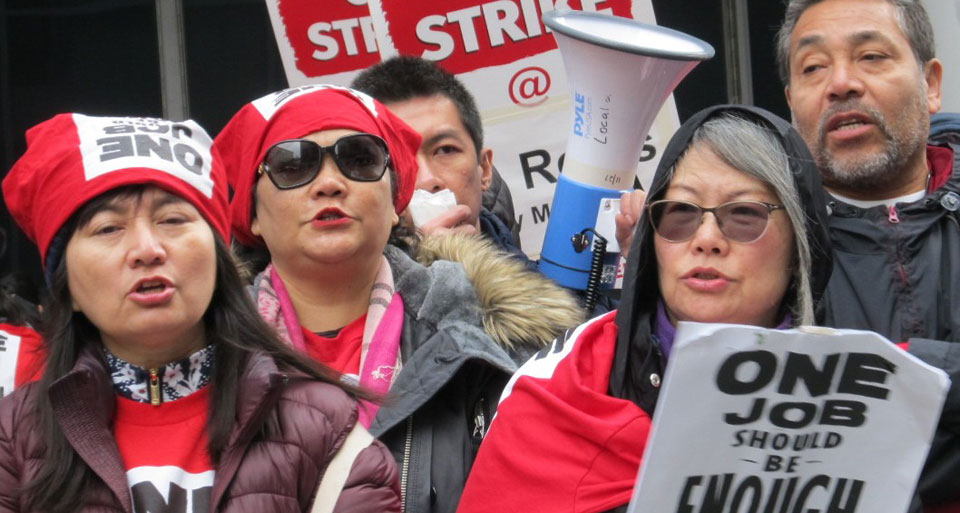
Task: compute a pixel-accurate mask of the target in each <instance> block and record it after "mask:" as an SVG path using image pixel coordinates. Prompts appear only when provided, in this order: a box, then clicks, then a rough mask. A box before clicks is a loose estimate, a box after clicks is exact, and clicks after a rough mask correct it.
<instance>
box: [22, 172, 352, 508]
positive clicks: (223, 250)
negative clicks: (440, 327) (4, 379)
mask: <svg viewBox="0 0 960 513" xmlns="http://www.w3.org/2000/svg"><path fill="white" fill-rule="evenodd" d="M147 187H148V186H144V185H135V186H127V187H121V188H118V189H115V190H113V191H110V192H108V193H106V194H104V195H101V196H99V197H97V198H95V199H93V200H91V201H90V202H88V203H87V204H86V205H84V206H83V207H81V209H80V210H79V211H78V212H77V213H75V214H74V215H73V216H72V217H71V218H70V220H68V221H67V223H66V224H65V225H64V226H63V227H62V228H61V230H60V231H61V232H62V233H65V234H68V239H69V236H70V235H72V234H73V233H74V232H75V231H76V230H77V229H78V228H81V227H83V226H84V225H85V224H86V223H87V222H89V221H90V219H91V218H92V217H93V215H94V214H96V213H97V212H98V211H100V210H101V209H103V208H104V207H105V206H107V205H108V204H110V203H111V202H112V201H115V200H117V199H123V198H129V197H139V196H141V195H142V194H143V193H144V191H145V190H146V189H147ZM214 233H215V235H214V239H215V252H216V262H217V269H216V285H215V287H216V288H215V290H214V293H213V297H212V299H211V301H210V305H209V306H208V307H207V311H206V312H205V313H204V315H203V322H204V326H205V332H206V339H207V342H208V343H210V344H212V345H214V347H215V351H216V353H215V354H216V356H215V358H214V364H213V376H212V378H211V382H210V386H211V388H210V392H211V393H210V404H209V418H208V421H207V434H208V438H209V442H208V446H207V449H208V451H209V453H210V459H211V461H212V462H213V463H214V464H216V463H218V462H219V458H220V456H221V454H222V453H223V451H224V450H225V449H226V448H227V446H228V443H229V437H230V434H231V431H232V430H233V427H234V424H235V422H236V417H237V393H238V387H237V383H238V381H239V380H240V378H241V373H242V372H243V370H244V368H245V364H246V362H247V361H248V360H249V358H250V357H251V355H253V354H255V353H265V354H267V355H269V356H270V357H272V358H273V360H274V361H275V362H276V364H277V367H278V368H279V369H280V370H282V371H286V372H291V373H295V374H301V375H305V376H306V377H308V378H310V379H314V380H317V381H321V382H325V383H330V384H333V385H336V386H338V387H340V388H341V389H343V390H345V391H346V392H347V393H348V394H349V395H350V396H351V397H353V398H370V395H369V394H368V393H366V392H363V391H360V390H359V389H357V388H355V387H352V386H349V385H346V384H344V383H343V382H341V381H340V379H339V378H340V375H339V374H338V373H337V372H335V371H333V370H331V369H329V368H327V367H325V366H323V365H322V364H319V363H317V362H314V361H312V360H310V359H309V358H307V357H305V356H303V355H300V354H299V353H297V352H295V351H294V350H293V349H292V348H290V347H289V346H288V345H287V344H285V343H284V342H283V341H282V340H281V339H280V338H279V336H278V335H277V334H276V333H275V332H274V330H273V329H272V328H271V327H270V326H268V325H267V324H266V323H265V322H264V321H263V319H262V318H261V317H260V315H259V313H258V312H257V310H256V308H255V307H254V305H253V303H252V301H251V300H250V298H249V296H248V295H247V293H246V291H245V289H244V285H243V282H242V281H241V279H240V275H239V274H238V272H237V268H236V267H235V264H234V261H233V258H232V256H231V254H230V251H229V249H228V248H227V246H226V244H225V243H224V242H223V241H222V240H221V239H220V236H219V235H218V234H216V232H214ZM68 272H69V271H68V269H67V264H66V258H61V259H60V260H59V261H58V262H57V264H56V268H55V269H53V270H52V273H51V276H52V279H51V284H50V287H51V290H50V294H49V297H48V299H47V302H46V303H45V308H44V314H43V317H44V322H43V334H44V338H45V340H46V341H47V347H48V348H49V355H48V358H47V363H46V368H45V371H44V374H43V377H42V378H41V380H40V383H39V386H40V389H41V390H44V391H45V390H47V389H49V387H50V386H51V385H52V384H53V382H55V381H56V380H58V379H59V378H61V377H63V376H64V375H66V374H67V373H69V372H70V371H71V370H72V369H73V366H74V364H75V363H76V360H77V357H78V356H79V354H80V351H81V349H83V348H84V347H87V346H90V345H92V344H95V345H96V346H97V347H100V346H101V343H100V333H99V331H98V330H97V328H96V326H94V325H93V324H92V323H91V322H90V321H89V319H87V317H86V316H85V315H83V313H80V312H74V311H73V308H72V304H71V296H70V290H69V287H68V283H67V275H68ZM97 354H99V355H100V358H102V359H103V364H104V366H106V361H105V357H104V356H103V352H102V351H97ZM35 397H36V398H37V399H36V403H35V410H36V416H37V419H38V420H37V424H38V426H37V427H38V428H39V429H40V430H41V433H42V437H43V441H44V444H43V445H44V447H45V449H44V450H45V454H44V455H43V458H42V460H41V463H40V470H39V472H38V473H37V475H36V477H35V478H34V479H33V480H32V481H30V482H29V483H27V484H26V486H25V488H24V490H23V493H24V499H25V503H26V505H27V507H26V509H27V510H30V511H45V512H49V513H65V512H73V511H76V510H78V509H79V508H80V507H81V506H82V505H83V499H84V491H85V490H86V489H87V488H88V485H89V484H90V483H92V482H94V481H95V480H96V479H98V478H97V477H96V475H95V474H94V473H93V471H92V470H91V469H90V467H89V466H87V464H86V463H85V462H84V461H83V460H82V459H81V458H80V457H79V455H77V453H76V451H74V449H73V447H72V446H71V445H70V443H69V442H68V441H67V439H66V437H65V436H64V433H63V431H62V430H61V429H60V426H59V424H58V423H57V420H56V418H55V416H54V411H53V405H52V403H51V401H50V397H49V395H48V394H46V393H40V394H37V395H36V396H35Z"/></svg>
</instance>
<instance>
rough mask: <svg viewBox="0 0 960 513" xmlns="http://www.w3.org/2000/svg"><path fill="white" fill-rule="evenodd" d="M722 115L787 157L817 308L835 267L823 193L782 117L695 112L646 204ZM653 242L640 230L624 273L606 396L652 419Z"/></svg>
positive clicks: (746, 111) (666, 155)
mask: <svg viewBox="0 0 960 513" xmlns="http://www.w3.org/2000/svg"><path fill="white" fill-rule="evenodd" d="M724 112H732V113H736V114H740V115H742V116H743V117H746V118H748V119H752V120H756V121H759V122H761V123H762V124H763V125H766V126H767V127H769V128H770V129H772V130H773V131H774V133H775V134H776V135H777V136H778V138H779V139H780V142H781V143H782V144H783V146H784V149H785V150H786V152H787V157H788V158H789V162H790V172H791V175H792V176H793V182H794V185H795V186H796V189H797V193H798V194H799V195H800V205H801V206H802V207H803V208H804V211H805V214H806V221H807V237H808V238H809V242H810V252H811V255H810V256H811V266H810V269H811V276H810V288H811V292H812V294H813V300H814V304H815V305H816V304H817V303H819V301H820V298H821V297H822V296H823V293H824V290H825V289H826V287H827V281H828V280H829V279H830V272H831V269H832V266H833V256H832V251H831V247H830V238H829V235H828V234H827V207H826V193H825V192H824V191H823V187H822V186H821V184H820V174H819V173H818V171H817V168H816V165H815V164H814V162H813V157H811V156H810V152H809V150H808V149H807V146H806V144H805V143H804V142H803V139H802V138H801V137H800V134H798V133H797V132H796V131H795V130H794V129H793V127H792V126H791V125H790V124H789V123H787V122H786V121H784V120H783V119H781V118H780V117H778V116H776V115H774V114H771V113H770V112H767V111H765V110H763V109H760V108H756V107H749V106H732V105H720V106H716V107H711V108H708V109H704V110H702V111H700V112H698V113H697V114H695V115H694V116H693V117H691V118H690V119H689V120H687V122H685V123H684V124H683V126H681V127H680V129H679V130H678V131H677V133H676V134H675V135H674V136H673V138H672V139H670V143H669V144H668V145H667V147H666V149H665V150H664V152H663V156H662V157H661V159H660V165H659V166H658V167H657V172H656V175H654V177H653V183H652V184H651V185H650V191H649V193H648V196H647V203H648V204H649V203H651V202H653V201H656V200H659V199H662V198H663V195H664V194H665V193H666V189H667V186H668V185H670V177H671V176H672V173H671V172H670V171H671V170H672V168H673V167H674V165H675V164H676V162H677V160H679V159H680V157H681V156H683V152H684V151H685V150H686V149H687V146H688V145H689V144H690V140H691V138H692V137H693V134H694V132H695V131H696V129H697V128H699V127H700V125H702V124H703V123H704V122H706V121H707V120H709V119H710V118H712V117H714V116H716V115H717V114H720V113H724ZM653 236H654V232H653V227H652V226H651V225H650V223H648V222H641V223H639V224H638V226H637V231H636V233H635V234H634V238H633V246H632V247H631V248H630V257H629V259H628V260H627V267H626V272H625V274H626V276H633V279H632V280H630V283H629V286H628V285H626V284H625V285H624V290H623V294H622V295H621V300H620V308H619V310H618V313H617V326H618V327H619V335H618V338H617V353H616V357H615V358H614V364H613V369H612V370H611V373H610V394H611V395H613V396H615V397H621V398H624V399H630V400H631V401H633V402H634V403H636V404H637V405H638V406H640V407H641V408H643V409H644V410H645V411H647V412H648V413H650V414H651V415H653V410H654V407H655V405H656V403H657V394H658V386H659V378H657V379H655V380H653V381H655V382H656V385H654V384H652V383H651V379H650V376H651V375H653V374H656V375H657V376H661V375H663V370H664V367H665V365H666V361H664V358H663V356H662V355H661V354H660V349H659V347H658V345H657V344H656V343H655V341H654V340H653V337H652V330H653V319H654V318H655V317H656V305H657V299H658V298H659V294H657V291H659V290H660V285H659V283H658V282H657V261H656V253H655V252H654V250H653ZM792 289H793V288H792V287H791V289H790V290H788V291H787V294H788V297H787V299H788V300H792V299H794V297H793V295H792V294H793V290H792ZM785 306H787V307H789V308H790V309H791V310H792V309H793V307H794V305H793V304H792V302H791V303H788V304H787V305H785Z"/></svg>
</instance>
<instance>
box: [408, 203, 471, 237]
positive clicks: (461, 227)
mask: <svg viewBox="0 0 960 513" xmlns="http://www.w3.org/2000/svg"><path fill="white" fill-rule="evenodd" d="M468 219H470V207H468V206H466V205H456V206H454V207H453V208H451V209H450V210H447V211H446V212H444V213H442V214H440V215H438V216H437V217H434V218H433V219H431V220H429V221H427V222H426V223H423V225H421V226H420V227H419V228H418V230H419V231H420V232H422V233H423V234H424V235H447V234H451V233H463V234H467V235H473V234H475V233H477V227H476V226H474V225H471V224H468V223H467V220H468Z"/></svg>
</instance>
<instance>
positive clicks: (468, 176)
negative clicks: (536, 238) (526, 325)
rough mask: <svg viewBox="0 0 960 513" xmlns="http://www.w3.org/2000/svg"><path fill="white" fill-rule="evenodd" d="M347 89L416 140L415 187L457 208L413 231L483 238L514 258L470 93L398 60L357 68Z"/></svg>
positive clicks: (428, 65)
mask: <svg viewBox="0 0 960 513" xmlns="http://www.w3.org/2000/svg"><path fill="white" fill-rule="evenodd" d="M350 87H352V88H353V89H357V90H359V91H363V92H365V93H367V94H369V95H370V96H372V97H374V98H376V99H377V100H379V101H380V102H381V103H383V104H385V105H386V106H387V107H388V108H389V109H390V110H391V111H393V112H394V113H395V114H397V115H398V116H400V118H401V119H403V120H404V121H406V122H407V124H409V125H410V126H411V127H413V128H414V129H415V130H416V131H417V132H419V133H420V135H421V136H423V144H422V145H421V146H420V150H419V152H418V154H417V160H418V163H419V164H420V171H419V173H418V175H417V188H418V189H422V190H426V191H429V192H432V193H436V192H439V191H442V190H444V189H449V190H450V191H451V192H453V194H454V195H455V196H456V199H457V206H455V207H454V208H452V209H450V210H448V211H447V212H445V213H444V214H441V215H440V216H438V217H436V218H434V219H432V220H430V221H428V222H426V223H424V224H423V225H422V226H420V227H419V229H420V230H421V231H423V232H424V233H426V234H431V235H432V234H441V233H449V232H461V233H478V232H479V233H482V234H483V235H485V236H486V237H488V238H490V239H491V240H493V241H494V242H495V243H496V244H497V245H498V246H499V247H501V248H502V249H505V250H507V251H510V252H514V253H520V248H519V239H518V238H517V234H516V233H515V232H514V230H513V228H514V227H515V225H516V221H515V220H514V213H513V200H512V199H511V198H510V191H509V189H508V188H507V186H506V184H505V183H504V182H503V181H502V180H501V179H500V178H499V176H497V174H496V170H495V169H494V167H493V150H492V149H491V148H488V147H484V146H483V125H482V124H481V120H480V113H479V111H478V109H477V105H476V102H475V101H474V99H473V96H472V95H471V94H470V92H469V91H467V89H466V87H464V86H463V84H462V83H461V82H460V81H459V80H457V78H456V77H455V76H453V75H452V74H450V73H448V72H446V71H444V70H443V69H441V68H440V67H439V66H437V65H436V64H434V63H432V62H430V61H427V60H425V59H421V58H419V57H412V56H399V57H393V58H391V59H388V60H386V61H384V62H381V63H380V64H377V65H375V66H372V67H370V68H368V69H366V70H364V71H363V72H362V73H360V75H358V76H357V77H356V78H355V79H354V80H353V82H352V83H351V84H350Z"/></svg>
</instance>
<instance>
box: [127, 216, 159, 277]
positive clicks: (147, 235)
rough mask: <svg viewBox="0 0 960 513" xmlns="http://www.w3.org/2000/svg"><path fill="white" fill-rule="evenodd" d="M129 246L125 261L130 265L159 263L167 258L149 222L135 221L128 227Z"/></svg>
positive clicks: (138, 265) (139, 265)
mask: <svg viewBox="0 0 960 513" xmlns="http://www.w3.org/2000/svg"><path fill="white" fill-rule="evenodd" d="M128 234H129V235H128V236H129V238H130V248H129V251H128V252H127V262H128V264H129V265H130V266H131V267H141V266H153V265H160V264H162V263H164V262H166V260H167V250H166V248H165V247H164V245H163V242H162V241H161V240H160V238H159V236H158V234H157V233H156V231H155V230H154V228H153V226H152V225H150V223H149V222H140V223H135V224H133V225H132V226H130V228H128Z"/></svg>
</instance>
